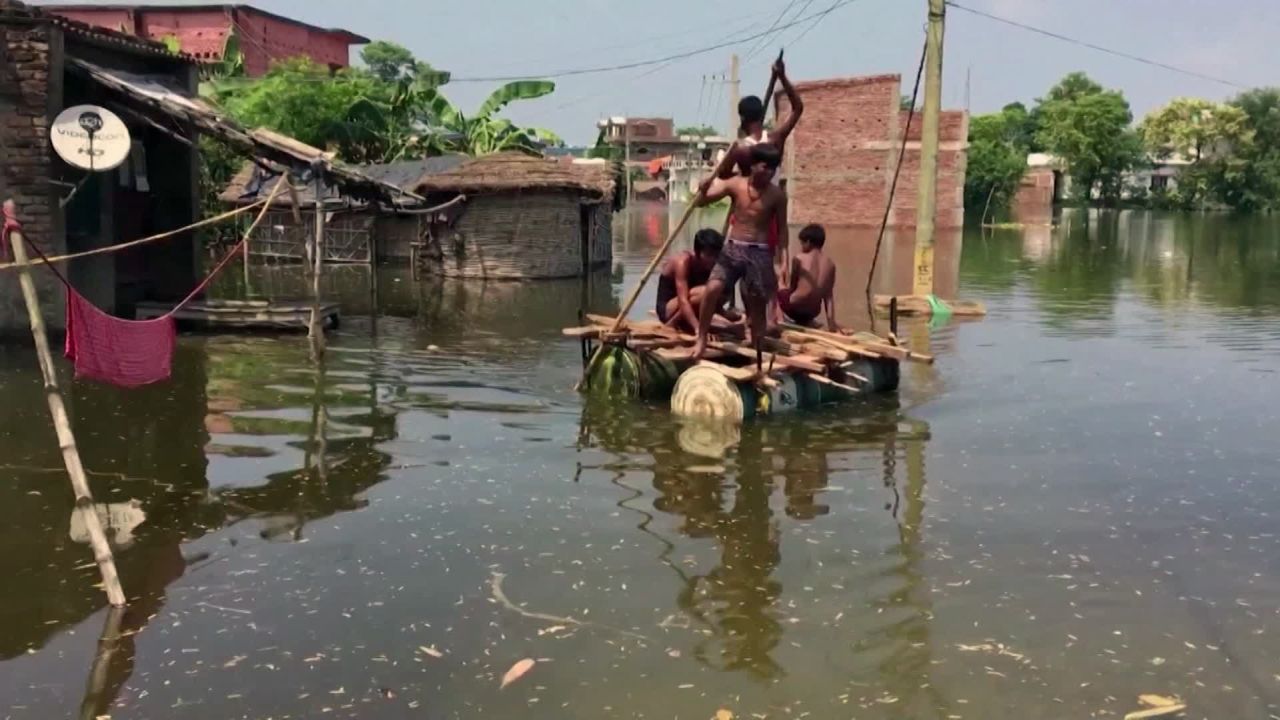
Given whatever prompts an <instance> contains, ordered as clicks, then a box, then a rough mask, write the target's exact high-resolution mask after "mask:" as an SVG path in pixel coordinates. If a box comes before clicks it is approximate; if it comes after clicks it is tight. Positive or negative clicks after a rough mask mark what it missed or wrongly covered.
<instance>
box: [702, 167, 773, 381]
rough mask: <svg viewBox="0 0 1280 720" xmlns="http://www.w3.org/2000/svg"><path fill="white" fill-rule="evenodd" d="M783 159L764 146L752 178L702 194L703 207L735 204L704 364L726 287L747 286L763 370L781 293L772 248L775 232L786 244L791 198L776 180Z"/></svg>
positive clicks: (711, 292)
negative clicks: (771, 314)
mask: <svg viewBox="0 0 1280 720" xmlns="http://www.w3.org/2000/svg"><path fill="white" fill-rule="evenodd" d="M781 162H782V155H781V153H779V152H778V148H777V147H776V146H774V145H772V144H767V143H761V144H759V145H755V146H753V147H752V148H751V166H750V167H751V174H750V176H749V177H741V176H735V177H731V178H729V179H727V180H718V179H714V178H711V179H708V180H706V181H705V182H704V183H703V187H702V190H703V192H701V193H699V195H700V197H701V200H700V201H699V204H702V205H709V204H711V203H714V202H717V201H719V200H720V199H722V198H726V197H729V198H732V199H733V223H732V224H731V225H730V230H729V238H728V241H727V242H726V243H725V247H724V251H723V252H721V253H720V259H719V260H718V261H717V262H716V266H715V269H714V270H712V271H711V278H710V280H709V281H708V282H707V289H706V291H705V294H704V295H703V299H702V308H701V313H700V314H699V317H698V341H697V343H695V344H694V346H693V358H694V359H695V360H697V359H700V358H701V357H702V355H703V354H704V353H705V352H706V350H707V332H708V331H709V330H710V329H711V318H712V315H714V313H715V309H716V308H717V307H719V305H720V297H721V295H722V294H723V293H724V290H725V288H726V287H733V286H734V285H736V284H737V283H738V281H742V300H743V304H744V305H745V306H746V311H747V319H748V323H749V325H750V328H751V342H752V343H753V344H754V345H755V348H756V367H757V369H758V370H760V371H763V367H762V366H763V362H762V355H761V352H762V347H761V345H762V343H763V342H764V336H765V330H766V325H767V323H768V321H767V317H766V315H767V313H768V308H769V304H770V303H771V302H773V301H774V299H775V297H776V295H777V292H778V277H777V273H776V272H775V271H774V264H773V261H774V252H773V250H772V248H771V247H770V245H769V233H770V228H777V229H778V235H779V242H780V243H785V242H786V228H787V195H786V193H784V192H783V191H782V189H781V188H779V187H778V186H777V185H775V184H773V176H774V174H775V173H776V172H777V170H778V165H779V163H781Z"/></svg>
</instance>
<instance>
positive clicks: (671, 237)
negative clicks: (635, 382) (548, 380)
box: [573, 152, 733, 391]
mask: <svg viewBox="0 0 1280 720" xmlns="http://www.w3.org/2000/svg"><path fill="white" fill-rule="evenodd" d="M732 157H733V153H732V152H728V153H725V156H724V157H723V158H720V162H719V163H717V165H716V169H715V171H714V173H715V174H713V175H712V176H711V177H712V178H713V179H714V178H716V177H719V176H720V171H721V170H722V169H723V168H724V166H725V163H727V162H729V161H730V159H731V158H732ZM705 196H706V191H705V190H704V189H703V188H702V187H701V186H699V187H698V192H697V194H695V195H694V196H693V200H692V201H691V202H690V203H689V207H687V208H685V210H684V214H683V215H681V216H680V222H678V223H676V226H675V227H674V228H672V230H671V232H670V233H668V234H667V241H666V242H664V243H662V247H660V248H658V252H656V253H654V256H653V259H652V260H650V261H649V267H647V268H645V270H644V274H642V275H641V276H640V282H639V283H636V288H635V290H632V291H631V296H630V297H628V298H627V301H626V302H625V303H623V305H622V310H620V311H619V312H618V317H617V318H615V319H614V321H613V325H612V327H611V329H610V331H609V332H611V333H616V332H618V330H619V329H621V328H622V325H623V323H624V322H626V319H627V313H629V312H631V308H632V307H633V306H634V305H635V304H636V300H637V299H639V298H640V291H641V290H643V289H644V286H645V284H646V283H648V282H649V276H651V275H653V271H654V269H655V268H657V267H658V263H660V262H662V258H663V257H665V256H666V254H667V250H669V249H670V248H671V243H673V242H675V239H676V238H677V237H678V236H679V235H680V231H681V230H684V226H685V225H686V224H687V223H688V222H689V218H690V217H692V216H693V211H694V210H695V209H697V207H698V203H699V202H701V201H702V198H703V197H705ZM628 225H630V223H628ZM602 357H604V343H600V344H599V345H598V346H596V351H595V354H593V355H592V356H591V360H590V361H589V362H588V363H587V367H586V368H585V369H584V370H583V371H582V377H581V378H580V379H579V380H578V384H577V385H574V387H573V389H574V390H576V391H580V390H582V389H583V388H584V387H586V385H587V383H588V382H589V380H588V378H590V377H591V373H593V372H595V369H596V365H598V364H600V359H601V358H602Z"/></svg>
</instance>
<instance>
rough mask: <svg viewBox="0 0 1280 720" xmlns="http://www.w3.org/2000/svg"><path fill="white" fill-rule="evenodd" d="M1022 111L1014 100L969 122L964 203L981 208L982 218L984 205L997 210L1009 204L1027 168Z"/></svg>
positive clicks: (977, 209)
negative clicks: (999, 109) (1002, 108)
mask: <svg viewBox="0 0 1280 720" xmlns="http://www.w3.org/2000/svg"><path fill="white" fill-rule="evenodd" d="M1026 115H1027V111H1026V108H1025V107H1023V106H1022V105H1018V104H1015V105H1010V106H1007V107H1006V108H1005V109H1004V110H1002V111H1001V112H998V113H991V114H989V115H979V116H977V117H974V118H973V120H972V121H971V122H970V123H969V153H968V168H967V170H966V171H965V182H964V205H965V208H966V209H968V210H970V211H977V212H981V213H982V214H983V218H982V220H983V221H985V220H986V213H987V209H988V205H989V206H990V208H992V209H995V210H997V211H998V210H1000V209H1002V208H1004V207H1006V206H1007V205H1008V204H1009V201H1010V200H1012V199H1013V196H1014V194H1015V193H1016V192H1017V191H1018V183H1019V182H1020V181H1021V180H1022V176H1023V174H1024V173H1025V172H1026V170H1027V147H1028V141H1027V138H1026V137H1025V136H1024V133H1025V123H1026Z"/></svg>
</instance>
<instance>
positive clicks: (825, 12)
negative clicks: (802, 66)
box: [787, 4, 837, 45]
mask: <svg viewBox="0 0 1280 720" xmlns="http://www.w3.org/2000/svg"><path fill="white" fill-rule="evenodd" d="M836 7H837V6H836V5H834V4H833V5H832V6H831V7H829V8H827V9H826V10H823V11H822V12H821V13H819V14H818V17H817V18H815V19H814V21H813V24H811V25H809V27H807V28H805V29H804V30H803V31H802V32H801V33H800V34H799V35H797V36H796V37H795V38H793V39H792V40H791V41H789V42H788V43H787V44H788V45H794V44H795V43H798V42H800V41H801V40H803V39H804V36H805V35H808V34H809V31H810V30H813V29H814V28H816V27H818V24H819V23H821V22H822V19H823V18H825V17H826V16H828V15H830V14H831V12H832V11H833V10H835V9H836Z"/></svg>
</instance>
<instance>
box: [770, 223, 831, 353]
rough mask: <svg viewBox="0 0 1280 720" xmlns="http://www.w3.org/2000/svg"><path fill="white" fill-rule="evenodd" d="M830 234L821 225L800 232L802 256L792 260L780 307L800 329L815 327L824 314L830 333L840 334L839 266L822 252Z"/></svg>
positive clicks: (781, 293) (779, 301) (779, 291)
mask: <svg viewBox="0 0 1280 720" xmlns="http://www.w3.org/2000/svg"><path fill="white" fill-rule="evenodd" d="M826 243H827V232H826V230H825V229H823V227H822V226H821V225H806V226H805V228H804V229H803V230H801V231H800V254H799V255H797V256H795V257H794V258H792V260H791V272H790V274H789V278H790V282H789V283H787V287H784V288H782V289H780V290H778V307H779V308H780V309H781V310H782V312H783V314H784V315H786V316H787V317H788V318H789V319H790V320H791V321H792V322H793V323H795V324H796V325H805V326H812V324H813V321H814V320H817V319H818V316H819V315H821V314H822V313H823V312H824V311H825V313H826V316H827V329H828V330H830V331H831V332H840V326H839V325H837V324H836V315H835V287H836V264H835V263H834V262H832V261H831V258H829V257H827V256H826V254H825V253H823V252H822V247H823V246H824V245H826Z"/></svg>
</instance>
